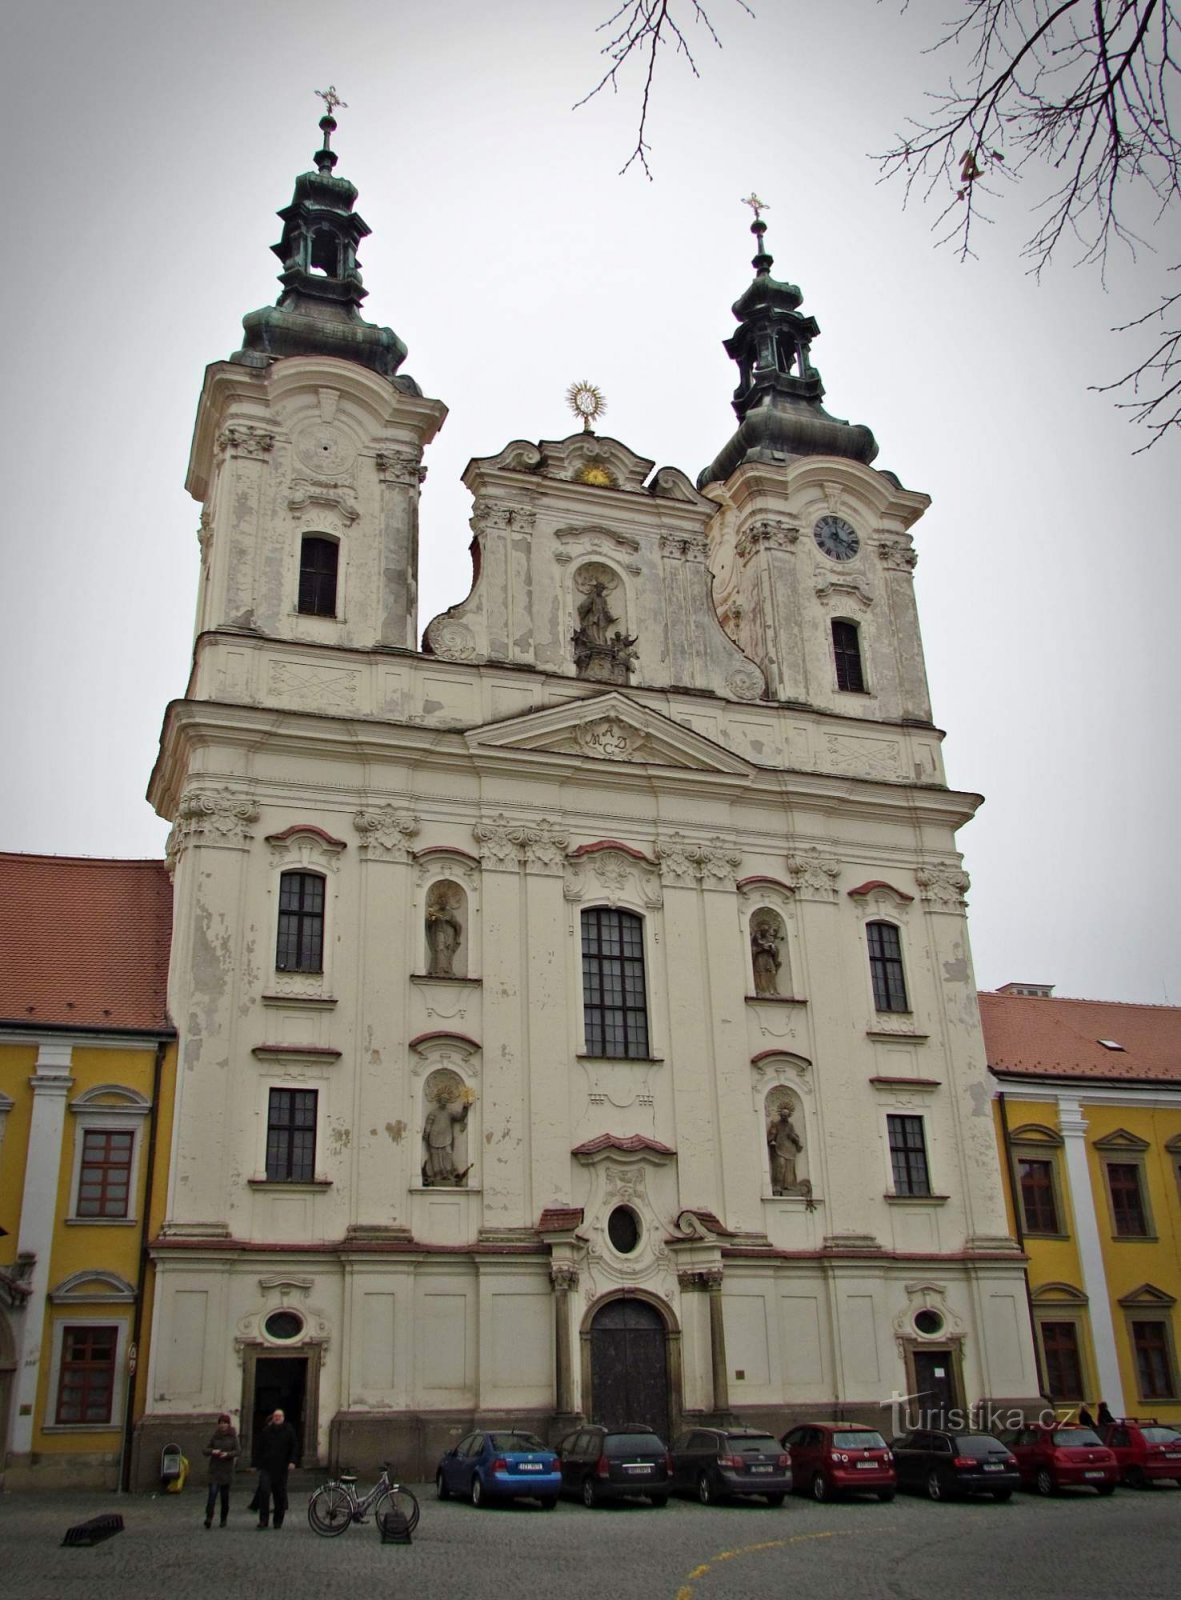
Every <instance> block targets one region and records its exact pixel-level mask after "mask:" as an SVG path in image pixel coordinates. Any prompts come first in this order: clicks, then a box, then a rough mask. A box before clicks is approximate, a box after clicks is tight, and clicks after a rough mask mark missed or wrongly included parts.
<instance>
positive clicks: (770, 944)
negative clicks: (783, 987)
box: [750, 912, 783, 995]
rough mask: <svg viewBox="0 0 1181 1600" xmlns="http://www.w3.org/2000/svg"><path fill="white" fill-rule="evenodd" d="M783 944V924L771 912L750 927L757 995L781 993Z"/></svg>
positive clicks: (751, 958)
mask: <svg viewBox="0 0 1181 1600" xmlns="http://www.w3.org/2000/svg"><path fill="white" fill-rule="evenodd" d="M782 942H783V924H782V923H781V922H780V920H779V918H778V917H776V916H774V915H773V914H772V913H770V912H764V913H763V914H762V916H760V917H756V918H755V920H754V921H753V922H752V923H751V925H750V963H751V968H752V970H753V972H754V979H755V993H756V994H761V995H777V994H778V993H779V969H780V967H781V966H782V965H783V958H782V956H781V955H780V954H779V946H780V945H781V944H782Z"/></svg>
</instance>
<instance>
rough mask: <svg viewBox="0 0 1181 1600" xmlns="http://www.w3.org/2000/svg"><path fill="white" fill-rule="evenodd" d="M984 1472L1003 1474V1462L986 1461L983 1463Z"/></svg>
mask: <svg viewBox="0 0 1181 1600" xmlns="http://www.w3.org/2000/svg"><path fill="white" fill-rule="evenodd" d="M984 1470H985V1472H1003V1471H1004V1470H1005V1464H1004V1462H1003V1461H986V1462H985V1463H984Z"/></svg>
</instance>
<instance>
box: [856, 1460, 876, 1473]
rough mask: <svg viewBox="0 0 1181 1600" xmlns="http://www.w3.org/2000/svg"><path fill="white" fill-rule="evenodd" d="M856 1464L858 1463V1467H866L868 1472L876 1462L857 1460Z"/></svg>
mask: <svg viewBox="0 0 1181 1600" xmlns="http://www.w3.org/2000/svg"><path fill="white" fill-rule="evenodd" d="M857 1465H858V1467H859V1468H860V1467H868V1468H869V1470H870V1472H872V1471H873V1469H874V1468H875V1467H876V1466H877V1462H876V1461H859V1462H858V1463H857Z"/></svg>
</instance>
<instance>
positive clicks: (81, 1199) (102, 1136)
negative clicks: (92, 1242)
mask: <svg viewBox="0 0 1181 1600" xmlns="http://www.w3.org/2000/svg"><path fill="white" fill-rule="evenodd" d="M134 1150H135V1134H134V1133H132V1132H130V1131H126V1132H119V1131H115V1130H113V1129H112V1130H106V1129H98V1128H87V1129H86V1131H85V1132H84V1133H83V1135H82V1166H81V1169H80V1171H79V1174H78V1203H77V1205H76V1207H75V1210H74V1215H75V1216H77V1217H126V1216H127V1215H128V1214H129V1213H128V1204H129V1202H130V1198H131V1157H132V1154H133V1152H134Z"/></svg>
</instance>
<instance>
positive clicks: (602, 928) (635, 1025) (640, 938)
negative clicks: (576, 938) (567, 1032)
mask: <svg viewBox="0 0 1181 1600" xmlns="http://www.w3.org/2000/svg"><path fill="white" fill-rule="evenodd" d="M582 1013H583V1022H584V1025H585V1028H586V1053H587V1055H591V1056H625V1057H626V1056H631V1057H633V1058H642V1057H644V1056H646V1055H647V1054H648V1002H647V998H646V995H645V989H644V919H643V918H642V917H637V916H636V915H635V914H634V913H633V912H631V911H614V910H612V909H611V908H610V907H609V906H593V907H591V909H590V910H588V911H584V912H583V913H582Z"/></svg>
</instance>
